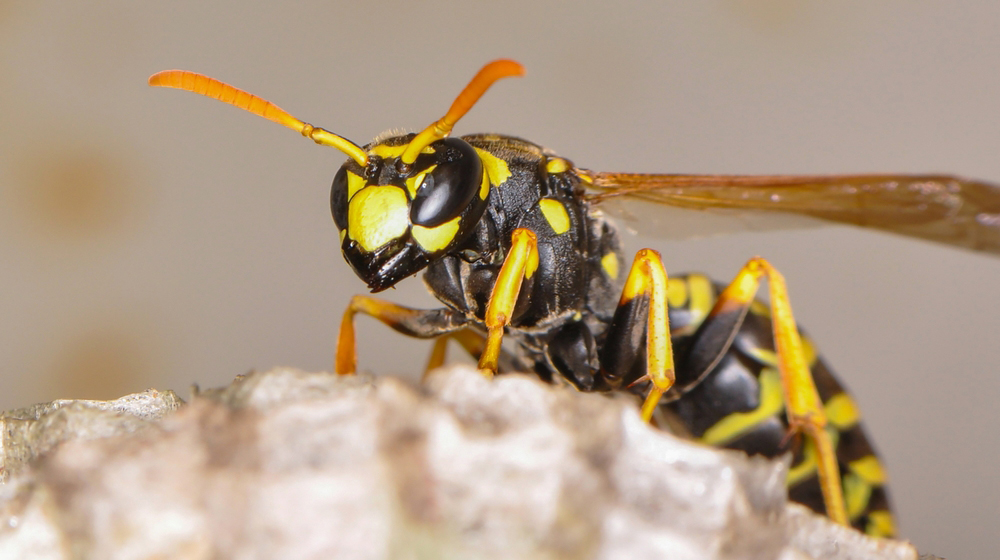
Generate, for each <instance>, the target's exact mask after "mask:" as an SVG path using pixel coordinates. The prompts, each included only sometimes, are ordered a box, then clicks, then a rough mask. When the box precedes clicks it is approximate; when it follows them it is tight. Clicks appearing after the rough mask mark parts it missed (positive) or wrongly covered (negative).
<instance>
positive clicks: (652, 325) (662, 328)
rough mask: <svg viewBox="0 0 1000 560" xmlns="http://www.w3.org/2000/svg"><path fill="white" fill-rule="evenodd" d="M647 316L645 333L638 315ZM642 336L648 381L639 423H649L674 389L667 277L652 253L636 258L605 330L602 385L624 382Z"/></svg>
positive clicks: (646, 251)
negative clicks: (672, 388)
mask: <svg viewBox="0 0 1000 560" xmlns="http://www.w3.org/2000/svg"><path fill="white" fill-rule="evenodd" d="M643 315H645V319H646V321H645V330H644V329H643V328H642V325H643V323H642V322H641V321H642V316H643ZM643 334H645V335H646V375H644V376H643V377H642V378H640V379H639V381H645V380H648V381H650V382H651V386H650V389H649V393H648V394H647V395H646V400H645V402H643V404H642V418H643V420H645V421H646V422H649V421H650V419H651V418H652V417H653V412H654V411H655V410H656V406H657V404H659V402H660V398H661V397H662V396H663V394H664V393H666V392H667V390H669V389H670V387H672V386H673V384H674V353H673V345H672V343H671V341H670V321H669V318H668V316H667V273H666V270H664V268H663V261H662V260H661V259H660V254H659V253H657V252H656V251H654V250H652V249H643V250H641V251H639V252H638V253H636V255H635V260H634V261H633V262H632V268H631V269H630V270H629V273H628V278H627V279H626V280H625V288H624V289H623V290H622V297H621V300H619V302H618V308H617V309H616V310H615V316H614V318H613V319H612V321H611V326H610V327H609V328H608V334H607V340H606V342H605V346H604V350H603V351H602V356H601V369H602V374H603V376H604V377H605V380H606V381H608V382H609V383H610V384H611V385H612V386H614V385H618V384H620V383H622V381H623V380H624V379H625V378H626V376H627V375H628V374H629V373H630V371H631V369H632V366H633V365H634V364H635V363H636V362H637V360H638V357H639V356H638V353H639V351H640V349H641V348H642V335H643Z"/></svg>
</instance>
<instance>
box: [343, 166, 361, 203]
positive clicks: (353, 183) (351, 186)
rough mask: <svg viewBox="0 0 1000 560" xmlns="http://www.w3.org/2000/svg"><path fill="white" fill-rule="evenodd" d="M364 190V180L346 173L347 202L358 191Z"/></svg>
mask: <svg viewBox="0 0 1000 560" xmlns="http://www.w3.org/2000/svg"><path fill="white" fill-rule="evenodd" d="M363 188H365V178H364V177H362V176H361V175H356V174H355V173H353V172H351V171H348V172H347V200H351V199H352V198H354V195H356V194H358V191H360V190H361V189H363Z"/></svg>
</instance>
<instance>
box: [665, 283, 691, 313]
mask: <svg viewBox="0 0 1000 560" xmlns="http://www.w3.org/2000/svg"><path fill="white" fill-rule="evenodd" d="M687 300H688V289H687V282H685V281H684V279H683V278H670V279H668V280H667V303H668V304H669V305H670V307H674V308H680V307H684V304H685V303H687Z"/></svg>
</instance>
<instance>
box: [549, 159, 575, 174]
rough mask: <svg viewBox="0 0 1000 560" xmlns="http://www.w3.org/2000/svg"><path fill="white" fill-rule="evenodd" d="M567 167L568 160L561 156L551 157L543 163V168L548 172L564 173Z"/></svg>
mask: <svg viewBox="0 0 1000 560" xmlns="http://www.w3.org/2000/svg"><path fill="white" fill-rule="evenodd" d="M567 169H569V162H568V161H566V160H564V159H563V158H560V157H557V158H552V159H550V160H549V161H548V162H546V164H545V170H546V171H548V172H549V173H552V174H555V173H565V172H566V170H567Z"/></svg>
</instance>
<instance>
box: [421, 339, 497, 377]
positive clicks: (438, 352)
mask: <svg viewBox="0 0 1000 560" xmlns="http://www.w3.org/2000/svg"><path fill="white" fill-rule="evenodd" d="M451 339H454V340H455V342H458V343H459V344H460V345H462V348H465V351H466V352H468V353H469V355H470V356H472V357H474V358H476V359H478V358H479V356H480V355H482V353H483V350H484V349H485V348H486V338H485V337H484V336H483V335H481V334H479V333H477V332H475V331H472V330H469V329H462V330H460V331H455V332H453V333H449V334H446V335H442V336H439V337H438V338H437V340H435V341H434V347H433V348H431V355H430V357H429V358H428V359H427V367H426V368H425V369H424V378H426V377H427V374H428V373H430V372H431V370H433V369H436V368H439V367H441V366H442V365H444V360H445V356H446V355H447V352H448V341H449V340H451Z"/></svg>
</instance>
